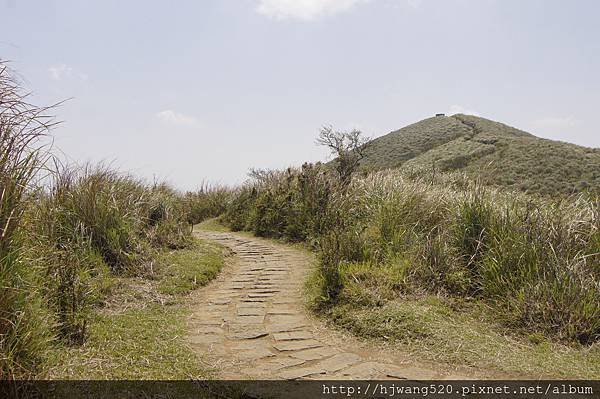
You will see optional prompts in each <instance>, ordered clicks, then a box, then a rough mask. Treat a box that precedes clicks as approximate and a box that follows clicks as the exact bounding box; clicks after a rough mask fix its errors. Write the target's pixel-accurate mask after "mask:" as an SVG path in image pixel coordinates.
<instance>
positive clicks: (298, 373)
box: [279, 367, 326, 380]
mask: <svg viewBox="0 0 600 399" xmlns="http://www.w3.org/2000/svg"><path fill="white" fill-rule="evenodd" d="M325 373H326V371H325V370H323V369H319V368H317V367H304V368H299V369H292V370H286V371H283V372H281V373H280V374H279V377H281V378H283V379H285V380H296V379H298V378H302V377H308V376H311V375H316V374H325Z"/></svg>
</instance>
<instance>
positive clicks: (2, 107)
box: [0, 62, 52, 379]
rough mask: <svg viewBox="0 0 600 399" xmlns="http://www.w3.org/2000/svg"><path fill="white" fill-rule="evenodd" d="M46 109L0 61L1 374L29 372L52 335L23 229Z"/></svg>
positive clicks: (39, 159)
mask: <svg viewBox="0 0 600 399" xmlns="http://www.w3.org/2000/svg"><path fill="white" fill-rule="evenodd" d="M46 111H47V109H45V108H39V107H36V106H33V105H31V104H29V103H28V102H27V96H26V95H25V94H23V92H22V91H21V90H20V88H19V85H18V83H17V82H16V81H15V80H14V79H13V77H12V74H11V73H10V71H9V70H8V67H7V65H6V64H5V63H3V62H0V379H5V378H11V377H13V376H21V375H23V374H25V373H26V371H27V370H29V369H30V368H32V367H33V365H35V364H36V362H37V359H38V357H39V354H40V353H41V348H42V347H43V346H44V345H45V343H46V342H47V340H48V339H49V337H48V335H47V334H46V333H45V329H44V328H40V327H43V326H44V325H45V324H46V320H45V313H44V312H43V310H42V309H41V306H40V300H39V297H37V295H36V290H35V288H34V286H35V281H34V278H33V276H32V271H31V270H29V269H28V267H27V266H28V265H27V264H26V263H25V262H24V260H23V252H24V251H25V249H24V248H23V239H22V231H21V225H22V221H23V215H24V212H25V209H26V206H27V199H28V197H27V190H28V188H29V186H30V183H31V181H32V179H33V177H34V176H35V174H36V173H37V172H38V171H39V169H40V167H41V165H42V164H43V160H44V159H43V154H42V152H41V144H40V143H41V141H40V140H41V138H42V137H43V136H44V135H45V134H46V132H47V131H48V129H49V128H50V127H51V125H52V122H51V120H50V119H49V118H48V117H47V116H46Z"/></svg>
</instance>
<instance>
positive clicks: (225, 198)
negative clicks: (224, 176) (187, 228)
mask: <svg viewBox="0 0 600 399" xmlns="http://www.w3.org/2000/svg"><path fill="white" fill-rule="evenodd" d="M232 191H233V190H232V189H230V188H228V187H224V186H211V185H208V184H203V185H202V187H201V188H200V189H199V190H197V191H193V192H192V191H189V192H187V193H186V194H185V196H184V204H185V207H186V211H187V219H188V223H189V224H192V225H194V224H198V223H200V222H202V221H204V220H206V219H210V218H214V217H216V216H219V215H221V214H223V213H224V212H225V211H226V209H227V204H228V203H229V201H230V200H231V196H232Z"/></svg>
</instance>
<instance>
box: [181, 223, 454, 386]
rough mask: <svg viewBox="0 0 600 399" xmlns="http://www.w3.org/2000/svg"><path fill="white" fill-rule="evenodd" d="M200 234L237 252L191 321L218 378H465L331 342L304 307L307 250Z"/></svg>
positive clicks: (193, 337)
mask: <svg viewBox="0 0 600 399" xmlns="http://www.w3.org/2000/svg"><path fill="white" fill-rule="evenodd" d="M199 234H200V236H201V237H203V238H206V239H210V240H214V241H217V242H219V243H221V244H222V245H224V246H226V247H228V248H230V249H231V250H232V251H233V252H234V254H235V258H234V261H233V262H232V263H233V264H229V265H228V266H226V267H225V268H224V270H223V272H222V273H221V274H220V276H219V277H217V278H216V279H215V280H214V281H213V282H212V283H211V284H209V285H208V286H207V287H206V288H204V289H203V290H201V291H200V292H199V294H198V296H197V297H195V298H194V302H193V305H192V306H193V309H194V311H193V314H192V315H191V317H190V319H189V329H190V336H189V341H190V342H191V343H192V345H193V347H194V348H195V350H197V351H198V353H199V355H200V356H201V357H202V359H203V361H204V362H207V363H208V364H210V365H211V366H214V367H215V368H216V369H218V370H219V374H218V375H219V377H220V378H223V379H238V380H239V379H300V378H318V379H393V378H398V379H404V378H408V379H431V378H439V379H441V378H459V377H460V376H453V375H449V374H442V373H439V372H437V373H436V372H434V371H432V370H429V369H427V368H422V367H421V368H419V367H415V366H413V365H410V364H406V363H404V364H403V363H402V362H400V363H398V362H396V363H394V361H393V360H391V361H390V360H382V359H384V358H385V356H383V353H382V352H383V351H381V352H377V351H364V350H360V348H358V347H357V346H356V345H351V344H350V343H349V342H347V343H345V342H340V340H330V339H329V335H328V334H324V333H323V331H322V325H321V324H320V323H318V322H315V321H313V320H312V319H311V318H310V317H308V316H307V315H306V313H305V310H304V309H303V299H302V287H303V284H304V281H305V278H306V276H307V273H308V271H309V269H310V267H311V264H312V259H311V256H310V255H308V254H306V253H305V252H302V251H299V250H295V249H293V248H290V247H288V246H284V245H278V244H275V243H272V242H270V241H267V240H262V239H259V238H251V237H245V236H242V235H238V234H234V233H213V232H200V233H199ZM331 341H333V342H331ZM349 346H350V347H349Z"/></svg>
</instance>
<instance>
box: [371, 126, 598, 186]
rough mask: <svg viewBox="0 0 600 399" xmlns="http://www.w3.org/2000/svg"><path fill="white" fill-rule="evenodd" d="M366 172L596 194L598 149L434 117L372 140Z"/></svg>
mask: <svg viewBox="0 0 600 399" xmlns="http://www.w3.org/2000/svg"><path fill="white" fill-rule="evenodd" d="M362 167H363V169H365V170H381V169H389V168H402V169H403V170H405V171H407V172H413V173H416V174H421V175H422V174H423V173H432V171H435V173H439V172H449V171H459V172H464V173H466V174H467V175H468V176H470V177H471V178H476V179H479V180H480V181H481V182H482V183H483V184H486V185H490V186H496V187H501V188H507V189H510V190H516V191H522V192H526V193H529V194H541V195H556V194H558V193H560V194H573V193H577V192H581V191H584V190H595V191H598V190H599V189H600V149H592V148H586V147H581V146H577V145H574V144H569V143H563V142H558V141H552V140H547V139H542V138H539V137H536V136H534V135H532V134H529V133H527V132H524V131H521V130H518V129H515V128H512V127H510V126H507V125H504V124H502V123H498V122H493V121H490V120H487V119H484V118H479V117H475V116H470V115H460V114H459V115H453V116H449V117H446V116H438V117H433V118H429V119H425V120H423V121H420V122H417V123H415V124H412V125H409V126H407V127H405V128H402V129H400V130H397V131H395V132H391V133H389V134H387V135H385V136H382V137H379V138H376V139H374V140H372V142H371V143H370V145H369V147H368V149H367V150H366V157H365V159H364V160H363V161H362Z"/></svg>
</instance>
